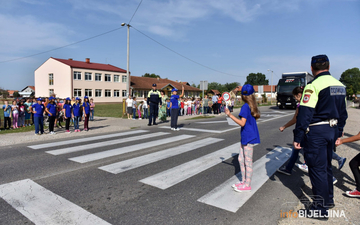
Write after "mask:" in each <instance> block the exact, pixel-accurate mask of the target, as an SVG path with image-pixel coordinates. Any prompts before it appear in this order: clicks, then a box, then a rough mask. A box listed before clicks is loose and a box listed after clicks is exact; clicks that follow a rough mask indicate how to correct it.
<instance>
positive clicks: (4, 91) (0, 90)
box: [0, 88, 9, 98]
mask: <svg viewBox="0 0 360 225" xmlns="http://www.w3.org/2000/svg"><path fill="white" fill-rule="evenodd" d="M0 95H2V97H3V98H7V97H9V92H7V91H6V90H4V89H2V88H0Z"/></svg>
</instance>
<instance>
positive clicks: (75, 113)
mask: <svg viewBox="0 0 360 225" xmlns="http://www.w3.org/2000/svg"><path fill="white" fill-rule="evenodd" d="M72 107H73V114H72V115H73V117H74V129H75V132H80V128H79V122H80V118H81V115H82V114H81V106H80V98H78V97H76V100H75V103H74V104H73V105H72Z"/></svg>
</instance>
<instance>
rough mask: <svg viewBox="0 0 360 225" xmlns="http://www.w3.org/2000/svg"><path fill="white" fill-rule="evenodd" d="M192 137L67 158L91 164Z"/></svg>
mask: <svg viewBox="0 0 360 225" xmlns="http://www.w3.org/2000/svg"><path fill="white" fill-rule="evenodd" d="M192 137H195V135H185V134H184V135H179V136H175V137H170V138H165V139H160V140H156V141H149V142H146V143H141V144H136V145H131V146H126V147H123V148H117V149H112V150H108V151H103V152H97V153H93V154H88V155H83V156H78V157H74V158H69V160H71V161H74V162H78V163H86V162H91V161H95V160H99V159H104V158H108V157H111V156H117V155H121V154H125V153H128V152H135V151H138V150H141V149H144V148H151V147H155V146H159V145H163V144H168V143H172V142H176V141H180V140H184V139H188V138H192Z"/></svg>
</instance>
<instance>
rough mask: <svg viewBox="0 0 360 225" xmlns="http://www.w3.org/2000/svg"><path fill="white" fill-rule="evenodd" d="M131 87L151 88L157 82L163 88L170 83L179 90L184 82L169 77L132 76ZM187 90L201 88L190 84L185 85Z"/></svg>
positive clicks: (139, 88)
mask: <svg viewBox="0 0 360 225" xmlns="http://www.w3.org/2000/svg"><path fill="white" fill-rule="evenodd" d="M130 80H131V87H133V88H134V89H138V90H150V89H151V87H152V84H156V85H157V88H158V89H159V90H161V88H164V87H167V86H168V85H169V84H170V85H171V86H173V87H175V88H176V89H178V90H181V86H182V85H183V84H182V82H176V81H173V80H169V79H162V78H152V77H137V76H130ZM184 90H185V91H201V90H200V89H199V88H196V87H192V86H189V85H184Z"/></svg>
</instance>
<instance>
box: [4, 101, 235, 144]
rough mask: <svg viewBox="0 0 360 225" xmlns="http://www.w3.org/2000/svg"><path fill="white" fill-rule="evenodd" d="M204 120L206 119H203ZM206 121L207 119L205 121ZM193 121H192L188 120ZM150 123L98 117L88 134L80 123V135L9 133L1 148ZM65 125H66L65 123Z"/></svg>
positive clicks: (138, 126) (57, 132)
mask: <svg viewBox="0 0 360 225" xmlns="http://www.w3.org/2000/svg"><path fill="white" fill-rule="evenodd" d="M234 112H237V113H238V112H240V108H236V109H234ZM208 115H210V116H216V117H221V118H224V119H225V114H224V113H222V114H221V115H213V114H208ZM198 116H201V115H191V116H179V119H178V124H181V123H184V122H183V121H185V120H186V119H191V118H194V117H198ZM203 120H204V119H203ZM205 120H206V119H205ZM188 121H191V120H188ZM156 122H157V123H158V124H159V125H158V126H169V128H170V117H169V118H168V120H167V121H165V122H161V121H159V120H158V119H157V120H156ZM148 123H149V120H148V119H142V120H138V119H137V120H132V119H131V120H129V119H122V118H113V117H96V116H95V120H94V121H89V127H90V130H89V131H88V132H86V131H82V130H83V127H84V123H83V122H80V130H81V132H80V133H75V132H72V133H70V134H68V133H65V128H55V129H54V131H55V132H56V135H50V134H43V135H39V136H35V132H34V131H28V132H20V133H9V134H0V146H8V145H14V144H23V143H31V142H38V141H46V140H60V139H65V138H68V137H71V138H73V137H85V136H89V135H95V134H103V133H109V132H116V131H124V130H130V129H135V128H145V127H148V126H147V124H148ZM63 124H64V123H63ZM151 127H157V126H151ZM70 130H71V131H73V127H72V126H70Z"/></svg>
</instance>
